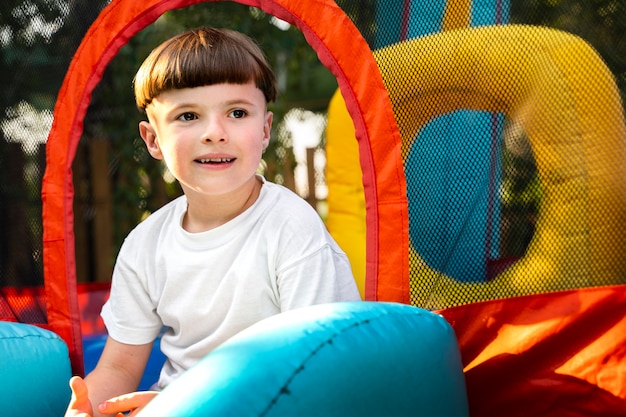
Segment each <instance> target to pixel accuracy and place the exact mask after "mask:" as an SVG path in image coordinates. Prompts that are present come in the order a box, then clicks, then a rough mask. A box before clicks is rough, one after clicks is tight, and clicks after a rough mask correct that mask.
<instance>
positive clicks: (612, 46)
mask: <svg viewBox="0 0 626 417" xmlns="http://www.w3.org/2000/svg"><path fill="white" fill-rule="evenodd" d="M494 2H495V0H494ZM337 3H338V5H339V6H340V7H341V8H342V9H343V10H344V11H345V12H346V14H347V15H348V16H349V17H350V18H351V19H352V21H353V22H354V24H355V25H356V26H357V27H358V28H359V30H360V31H361V33H362V35H363V36H364V38H365V39H366V40H367V42H368V44H369V45H370V47H371V48H372V50H375V49H377V48H380V47H383V46H386V45H388V44H390V43H392V42H394V41H396V40H398V34H397V33H396V32H397V30H396V29H397V26H398V25H397V24H396V25H395V26H394V24H387V25H383V23H381V22H384V21H385V20H384V19H381V13H382V12H381V5H382V4H384V7H385V10H386V12H385V13H386V16H387V18H389V17H390V16H391V17H393V12H394V11H395V12H397V13H396V14H401V11H402V10H407V7H411V5H413V9H411V10H412V13H414V14H415V13H417V14H419V13H424V14H427V13H428V12H429V11H428V10H427V9H424V6H423V4H424V3H422V2H420V1H417V0H415V1H413V2H410V1H403V0H395V1H394V0H378V1H377V0H339V1H337ZM432 3H437V2H436V1H435V2H432ZM442 3H445V1H444V2H442ZM107 4H108V1H98V0H90V1H85V0H69V1H62V0H26V1H22V0H3V2H2V5H0V74H1V77H0V83H1V85H2V89H0V109H1V111H0V236H1V238H0V289H2V288H6V287H16V288H20V287H28V286H39V285H41V284H42V283H43V265H42V226H41V225H42V221H41V205H42V204H41V181H42V176H43V173H44V170H45V164H46V161H45V142H46V138H47V135H48V131H49V130H50V127H51V124H52V118H53V110H54V105H55V100H56V95H57V93H58V90H59V88H60V86H61V84H62V82H63V79H64V76H65V72H66V71H67V69H68V66H69V63H70V61H71V59H72V56H73V53H74V51H75V50H76V49H77V47H78V45H79V43H80V42H81V39H82V37H83V35H84V34H85V33H86V31H87V29H88V28H89V26H90V25H91V23H92V22H93V21H94V20H95V19H96V17H97V16H98V14H99V12H100V11H101V10H102V9H103V8H104V7H105V6H106V5H107ZM504 15H505V16H504V17H503V18H502V19H501V20H500V21H499V22H498V21H495V22H494V21H490V22H485V24H494V23H495V24H498V23H523V24H536V25H543V26H548V27H552V28H557V29H561V30H564V31H567V32H570V33H573V34H576V35H578V36H580V37H582V38H583V39H585V40H586V41H587V42H589V43H590V44H591V45H592V46H593V47H594V48H595V49H596V50H597V51H598V53H599V54H600V55H601V57H602V58H603V59H604V61H605V62H606V63H607V65H608V67H609V68H610V70H611V71H612V72H613V74H614V75H615V77H616V81H617V84H618V86H619V88H620V91H621V95H622V100H623V98H624V94H625V92H626V6H625V5H624V2H623V1H622V0H594V1H592V0H533V1H528V0H523V1H522V0H511V2H510V4H508V3H507V7H505V9H504ZM201 25H210V26H217V27H228V28H233V29H236V30H239V31H242V32H244V33H247V34H248V35H250V36H251V37H253V38H254V39H256V40H257V41H258V43H259V44H260V46H261V47H262V49H263V50H264V51H265V53H266V54H267V56H268V59H269V61H270V63H271V64H272V66H273V67H274V69H275V71H276V74H277V78H278V81H279V88H280V96H279V99H278V101H277V102H276V103H275V104H273V105H272V108H271V110H272V111H273V112H274V114H275V118H274V120H275V122H274V128H273V130H274V131H273V134H272V141H271V144H270V148H269V149H268V151H267V152H266V153H265V155H264V163H263V165H262V167H260V170H261V172H262V173H263V175H265V176H266V177H267V178H268V179H269V180H270V181H274V182H277V183H279V184H283V185H285V186H286V187H288V188H290V189H292V190H294V191H296V192H297V193H298V194H299V195H301V196H302V197H303V198H305V199H306V200H307V201H309V203H310V204H311V205H312V206H314V207H315V208H316V209H317V210H318V212H319V213H320V216H322V218H324V217H325V215H326V204H325V202H326V199H327V194H328V192H327V191H328V189H327V184H326V180H325V167H326V157H325V140H326V138H325V134H324V132H325V127H326V121H327V109H328V104H329V101H330V99H331V97H332V95H333V94H334V92H335V91H336V89H337V82H336V80H335V77H334V76H333V75H332V74H331V73H330V72H329V71H328V70H327V69H326V68H325V67H324V66H323V65H322V64H321V63H320V62H319V60H318V58H317V56H316V54H315V52H314V51H313V50H312V49H311V48H310V46H309V45H308V44H307V42H306V40H305V39H304V37H303V36H302V34H301V33H300V32H299V30H297V29H296V28H294V27H291V26H290V25H289V24H287V23H285V22H283V21H280V20H278V19H276V18H275V17H273V16H270V15H267V14H265V13H263V12H262V11H260V10H258V9H254V8H250V7H248V6H244V5H241V4H238V3H232V2H207V3H200V4H197V5H194V6H190V7H187V8H184V9H180V10H175V11H171V12H168V13H166V14H165V15H163V16H162V17H161V18H159V19H158V20H157V21H156V22H155V23H154V24H152V25H150V26H149V27H147V28H146V29H144V30H143V31H142V32H140V33H139V34H137V35H136V36H135V37H133V38H132V39H130V41H129V42H128V44H127V45H125V46H124V47H123V48H122V49H121V50H120V52H119V53H118V55H117V56H116V57H115V58H114V60H113V61H112V62H111V63H110V65H109V66H108V67H107V70H106V72H105V73H104V74H103V77H102V81H101V82H100V83H99V85H98V86H97V87H96V89H95V90H94V92H93V97H92V101H91V105H90V107H89V109H88V112H87V115H86V118H85V121H84V131H83V136H82V139H81V141H80V144H79V148H78V151H77V155H76V158H75V160H74V165H73V172H74V186H75V199H74V216H75V228H74V231H75V242H76V245H75V250H76V269H77V278H78V281H79V282H84V283H90V282H91V283H95V282H108V281H109V280H110V277H111V271H112V268H113V265H114V261H115V257H116V254H117V251H118V249H119V247H120V245H121V242H122V241H123V239H124V237H125V236H126V234H127V233H128V232H129V231H130V230H131V229H132V228H133V227H134V226H135V225H136V224H137V223H138V222H140V221H141V220H143V219H144V218H145V217H146V216H148V215H149V214H150V213H152V212H153V211H155V210H156V209H158V208H159V207H160V206H162V205H163V204H165V203H166V202H168V201H170V200H171V199H173V198H175V197H177V196H178V195H180V188H179V187H178V185H177V184H176V182H175V181H174V180H173V179H172V177H171V175H169V173H168V172H167V170H166V169H165V167H164V166H163V165H162V164H161V163H159V162H158V161H155V160H152V159H151V157H150V156H149V155H148V154H147V152H146V150H145V147H144V144H143V142H142V140H141V138H140V137H139V135H138V130H137V124H138V122H139V121H140V120H142V118H143V116H142V114H140V112H139V111H138V110H137V109H136V107H135V104H134V99H133V94H132V79H133V76H134V73H135V71H136V70H137V68H138V67H139V65H140V63H141V62H142V60H143V59H144V58H145V57H146V55H147V54H148V53H149V51H150V50H151V49H152V48H153V47H155V46H156V45H158V44H159V43H160V42H162V41H163V40H165V39H167V38H169V37H170V36H172V35H173V34H176V33H179V32H181V31H183V30H186V29H189V28H193V27H197V26H201ZM421 35H422V34H420V32H419V31H417V30H415V31H413V32H409V37H411V36H421ZM347 47H349V46H347ZM502 123H503V124H504V125H505V126H507V121H506V120H504V121H503V122H502ZM503 131H504V132H506V134H503V135H501V141H502V142H501V144H500V145H499V146H498V147H497V149H498V152H499V159H500V160H501V164H500V165H499V171H500V172H499V173H498V175H497V182H498V184H496V186H495V189H496V190H497V192H496V198H497V199H498V201H499V207H500V209H499V210H500V214H499V217H498V222H499V224H500V227H501V232H500V234H499V237H498V239H497V246H498V247H497V249H496V250H495V251H494V253H495V254H494V258H497V259H517V258H519V257H520V256H522V255H523V254H524V251H525V249H526V246H527V245H528V242H529V241H530V238H531V237H532V235H533V231H534V226H535V220H536V216H537V211H538V207H539V205H540V203H541V197H542V193H541V184H540V181H539V180H538V178H537V175H536V169H535V164H534V159H533V155H532V150H531V149H530V146H529V145H528V142H527V141H526V140H525V138H524V133H523V132H518V131H516V129H515V126H508V128H506V127H505V128H504V129H503ZM409 191H411V190H410V187H409Z"/></svg>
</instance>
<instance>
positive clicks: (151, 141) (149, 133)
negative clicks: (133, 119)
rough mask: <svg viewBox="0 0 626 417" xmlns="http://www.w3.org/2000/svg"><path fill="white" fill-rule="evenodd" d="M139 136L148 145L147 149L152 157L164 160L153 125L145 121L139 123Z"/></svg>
mask: <svg viewBox="0 0 626 417" xmlns="http://www.w3.org/2000/svg"><path fill="white" fill-rule="evenodd" d="M139 134H140V135H141V138H142V139H143V141H144V143H145V144H146V148H147V149H148V152H149V153H150V155H152V157H153V158H154V159H163V154H162V153H161V148H160V147H159V140H158V138H157V134H156V131H155V130H154V127H152V125H151V124H150V123H149V122H146V121H145V120H144V121H141V122H139Z"/></svg>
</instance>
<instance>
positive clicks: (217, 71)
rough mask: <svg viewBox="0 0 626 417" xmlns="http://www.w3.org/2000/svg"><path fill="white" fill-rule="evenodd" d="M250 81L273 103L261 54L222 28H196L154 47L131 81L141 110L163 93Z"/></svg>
mask: <svg viewBox="0 0 626 417" xmlns="http://www.w3.org/2000/svg"><path fill="white" fill-rule="evenodd" d="M250 81H254V83H255V85H256V86H257V87H258V88H259V89H260V90H261V91H262V92H263V94H264V96H265V100H266V101H267V102H268V103H269V102H272V101H274V100H276V96H277V94H278V93H277V90H276V80H275V76H274V72H273V71H272V69H271V68H270V67H269V65H268V63H267V61H266V59H265V56H264V55H263V52H262V51H261V49H260V48H259V47H258V45H257V44H256V43H254V41H252V39H250V38H249V37H247V36H246V35H243V34H241V33H239V32H235V31H231V30H226V29H213V28H200V29H196V30H191V31H188V32H185V33H182V34H180V35H178V36H176V37H174V38H172V39H170V40H168V41H166V42H164V43H163V44H161V45H160V46H158V47H157V48H156V49H155V50H153V51H152V53H151V54H150V55H149V56H148V58H146V60H145V61H144V63H143V64H142V65H141V67H140V68H139V71H137V74H136V75H135V80H134V90H135V99H136V103H137V107H138V108H139V109H141V110H142V111H145V110H146V107H147V106H148V105H149V104H150V103H151V102H152V100H153V99H154V98H155V97H157V96H158V95H159V94H161V93H162V92H164V91H168V90H173V89H182V88H193V87H201V86H205V85H213V84H221V83H231V84H245V83H248V82H250Z"/></svg>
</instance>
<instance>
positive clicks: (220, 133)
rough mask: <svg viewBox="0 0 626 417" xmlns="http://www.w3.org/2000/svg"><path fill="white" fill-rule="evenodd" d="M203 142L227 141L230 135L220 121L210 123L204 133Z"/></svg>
mask: <svg viewBox="0 0 626 417" xmlns="http://www.w3.org/2000/svg"><path fill="white" fill-rule="evenodd" d="M202 141H203V142H226V141H228V135H227V133H226V130H225V129H224V127H223V126H222V124H221V123H219V122H212V123H209V124H208V126H207V128H206V130H205V132H204V134H203V135H202Z"/></svg>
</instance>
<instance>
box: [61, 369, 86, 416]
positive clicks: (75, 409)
mask: <svg viewBox="0 0 626 417" xmlns="http://www.w3.org/2000/svg"><path fill="white" fill-rule="evenodd" d="M69 385H70V389H71V390H72V397H71V398H70V403H69V406H68V410H67V413H66V415H81V416H90V415H91V403H90V402H89V394H88V392H87V384H86V383H85V381H84V380H83V379H82V378H81V377H78V376H74V377H72V378H71V379H70V382H69Z"/></svg>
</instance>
